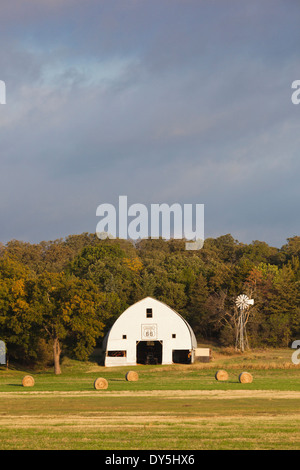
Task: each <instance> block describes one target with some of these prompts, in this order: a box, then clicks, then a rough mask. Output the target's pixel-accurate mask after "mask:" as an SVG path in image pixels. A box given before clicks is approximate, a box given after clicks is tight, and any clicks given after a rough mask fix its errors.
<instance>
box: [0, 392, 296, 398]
mask: <svg viewBox="0 0 300 470" xmlns="http://www.w3.org/2000/svg"><path fill="white" fill-rule="evenodd" d="M51 396H53V397H66V398H72V397H95V396H97V397H101V398H105V397H120V398H122V397H132V398H136V397H161V398H182V399H187V398H189V399H190V398H197V399H203V400H204V399H208V398H209V399H216V400H226V399H230V400H232V399H238V398H265V399H300V391H280V390H150V391H119V392H112V391H107V390H105V391H70V392H68V391H28V392H27V391H26V392H1V393H0V397H2V398H30V397H34V398H38V397H41V398H45V397H51Z"/></svg>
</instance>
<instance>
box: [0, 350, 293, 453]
mask: <svg viewBox="0 0 300 470" xmlns="http://www.w3.org/2000/svg"><path fill="white" fill-rule="evenodd" d="M220 368H225V369H226V370H227V372H228V373H229V380H228V381H227V382H217V381H216V380H215V372H216V371H217V370H218V369H220ZM134 370H136V371H138V373H139V381H138V382H127V381H126V380H125V373H126V372H127V371H128V368H112V369H106V368H104V367H101V366H98V365H97V364H96V363H93V362H89V363H79V362H75V361H70V360H65V361H64V363H63V366H62V372H63V373H62V375H60V376H54V374H53V372H52V370H51V371H35V372H33V371H25V370H22V371H20V370H8V371H6V370H5V369H1V370H0V397H1V400H0V449H2V450H3V449H105V450H121V449H126V450H127V449H150V450H163V449H164V450H165V449H166V450H182V449H185V450H194V449H300V368H299V366H295V365H293V364H292V363H291V350H266V351H251V352H248V353H247V354H245V355H225V354H222V351H217V352H215V354H214V357H213V360H212V362H211V363H209V364H195V365H187V366H183V365H173V366H155V367H154V366H138V367H135V368H134ZM242 371H249V372H251V373H252V375H253V378H254V380H253V382H252V383H251V384H240V383H239V381H238V375H239V373H240V372H242ZM27 373H30V375H32V376H33V377H34V379H35V386H34V387H33V388H25V387H22V385H21V381H22V377H23V376H24V375H26V374H27ZM97 377H105V378H106V379H107V380H108V383H109V387H108V389H107V390H95V389H94V386H93V383H94V380H95V379H96V378H97Z"/></svg>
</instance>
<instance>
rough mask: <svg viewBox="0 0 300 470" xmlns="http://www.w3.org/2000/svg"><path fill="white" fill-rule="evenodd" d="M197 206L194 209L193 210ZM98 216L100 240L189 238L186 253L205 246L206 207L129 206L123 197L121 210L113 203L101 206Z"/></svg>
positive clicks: (185, 205)
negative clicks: (99, 218)
mask: <svg viewBox="0 0 300 470" xmlns="http://www.w3.org/2000/svg"><path fill="white" fill-rule="evenodd" d="M193 206H194V207H193ZM96 215H97V216H98V217H101V220H100V221H99V222H98V224H97V227H96V233H97V236H98V238H100V239H102V240H103V239H105V238H122V239H131V240H139V239H147V238H152V239H157V238H160V237H161V238H163V239H166V240H169V239H171V238H175V239H185V240H187V242H186V244H185V248H186V250H200V249H201V248H202V246H203V243H204V204H183V205H181V204H179V203H174V204H172V205H171V206H169V205H168V204H165V203H163V204H151V205H150V213H149V211H148V208H147V207H146V206H145V205H144V204H139V203H136V204H132V205H131V206H129V207H128V202H127V196H119V207H118V211H117V209H116V208H115V206H114V205H113V204H100V205H99V206H98V207H97V210H96Z"/></svg>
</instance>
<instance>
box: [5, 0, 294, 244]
mask: <svg viewBox="0 0 300 470" xmlns="http://www.w3.org/2000/svg"><path fill="white" fill-rule="evenodd" d="M299 21H300V2H299V1H298V0H284V1H283V0H282V1H279V0H265V1H263V2H262V1H261V0H251V2H249V1H248V2H246V1H241V0H234V1H233V0H203V1H202V0H88V1H84V0H26V1H24V0H7V1H6V0H3V1H2V2H1V10H0V79H1V80H4V81H5V83H6V87H7V91H6V92H7V98H6V99H7V103H6V105H0V158H1V173H0V187H1V199H0V214H1V225H0V227H1V229H0V241H2V242H3V243H6V242H7V241H8V240H11V239H18V240H24V241H30V242H39V241H41V240H54V239H56V238H60V237H65V236H67V235H70V234H76V233H82V232H95V230H96V225H97V222H98V218H97V217H96V208H97V206H98V205H99V204H102V203H112V204H115V205H117V202H118V197H119V195H127V196H128V203H129V205H130V204H133V203H143V204H145V205H146V206H148V207H150V204H151V203H168V204H172V203H174V202H178V203H180V204H185V203H193V204H196V203H198V204H204V205H205V237H217V236H220V235H224V234H227V233H231V234H232V235H233V236H234V237H235V238H236V239H238V240H239V241H241V242H244V243H250V242H251V241H252V240H262V241H266V242H267V243H269V244H271V245H273V246H278V247H280V246H282V245H283V244H284V243H285V242H286V238H288V237H292V236H295V235H300V218H299V195H300V184H299V175H300V158H299V157H300V105H294V104H292V101H291V95H292V89H291V84H292V82H293V81H294V80H296V79H300V60H299V59H300V27H299Z"/></svg>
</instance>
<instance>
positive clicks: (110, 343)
mask: <svg viewBox="0 0 300 470" xmlns="http://www.w3.org/2000/svg"><path fill="white" fill-rule="evenodd" d="M102 348H103V351H104V353H105V363H104V365H105V366H106V367H112V366H125V365H131V366H134V365H137V364H173V363H185V364H187V363H193V362H194V360H195V351H196V349H197V341H196V337H195V335H194V332H193V330H192V328H191V327H190V325H189V324H188V322H187V321H186V320H185V319H184V318H183V317H182V316H181V315H179V313H177V312H175V310H173V309H172V308H170V307H168V306H167V305H166V304H164V303H163V302H160V301H158V300H155V299H153V298H151V297H146V298H145V299H143V300H140V301H139V302H136V303H135V304H134V305H131V306H130V307H129V308H127V310H125V312H123V313H122V314H121V315H120V316H119V318H118V319H117V320H116V321H115V323H114V325H113V326H112V328H111V329H110V331H109V332H108V334H107V335H106V337H105V338H104V340H103V345H102Z"/></svg>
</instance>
